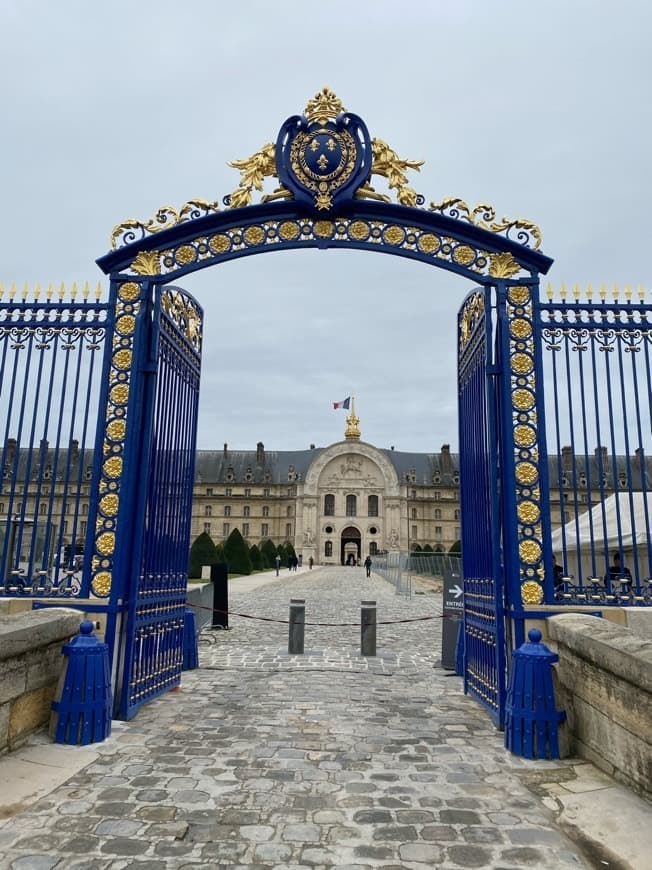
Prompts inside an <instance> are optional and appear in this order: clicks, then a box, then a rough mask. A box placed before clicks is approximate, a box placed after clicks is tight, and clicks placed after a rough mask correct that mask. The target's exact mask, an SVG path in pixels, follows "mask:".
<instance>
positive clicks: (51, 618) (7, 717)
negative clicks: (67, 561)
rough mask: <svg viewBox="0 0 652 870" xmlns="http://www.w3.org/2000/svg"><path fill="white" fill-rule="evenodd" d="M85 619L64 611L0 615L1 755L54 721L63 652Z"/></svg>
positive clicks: (56, 609)
mask: <svg viewBox="0 0 652 870" xmlns="http://www.w3.org/2000/svg"><path fill="white" fill-rule="evenodd" d="M83 618H84V617H83V614H81V613H79V611H76V610H69V609H67V608H65V609H64V608H59V607H57V608H52V609H44V610H32V611H28V612H26V613H16V614H13V615H10V616H9V615H7V616H0V752H3V751H5V750H7V749H10V750H11V749H16V748H17V747H18V746H20V744H21V743H22V742H23V741H24V740H25V738H26V737H27V735H28V734H30V733H31V732H32V731H35V730H36V729H37V728H40V727H41V726H42V725H44V724H45V723H47V722H48V721H49V719H50V702H51V701H52V698H53V697H54V692H55V689H56V687H57V682H58V680H59V674H60V673H61V669H62V667H63V663H64V656H63V655H62V654H61V647H62V646H63V644H64V643H66V641H68V640H69V639H70V638H71V637H73V635H75V634H77V632H78V631H79V623H80V622H81V621H82V619H83Z"/></svg>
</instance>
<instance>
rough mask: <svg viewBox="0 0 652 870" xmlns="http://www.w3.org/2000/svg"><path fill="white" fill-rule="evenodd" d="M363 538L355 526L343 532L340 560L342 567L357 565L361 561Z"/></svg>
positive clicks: (348, 527)
mask: <svg viewBox="0 0 652 870" xmlns="http://www.w3.org/2000/svg"><path fill="white" fill-rule="evenodd" d="M361 541H362V536H361V535H360V530H359V529H356V528H355V526H347V527H346V528H345V529H343V530H342V535H341V538H340V558H341V561H342V565H357V564H358V561H359V560H360V558H361V556H360V547H361Z"/></svg>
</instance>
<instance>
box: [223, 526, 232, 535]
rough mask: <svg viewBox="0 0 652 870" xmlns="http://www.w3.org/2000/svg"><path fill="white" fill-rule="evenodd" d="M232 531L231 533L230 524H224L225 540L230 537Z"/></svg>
mask: <svg viewBox="0 0 652 870" xmlns="http://www.w3.org/2000/svg"><path fill="white" fill-rule="evenodd" d="M230 531H231V527H230V526H229V524H228V523H224V525H223V526H222V535H223V536H224V537H225V538H228V537H229V533H230Z"/></svg>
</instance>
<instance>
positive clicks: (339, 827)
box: [0, 568, 589, 870]
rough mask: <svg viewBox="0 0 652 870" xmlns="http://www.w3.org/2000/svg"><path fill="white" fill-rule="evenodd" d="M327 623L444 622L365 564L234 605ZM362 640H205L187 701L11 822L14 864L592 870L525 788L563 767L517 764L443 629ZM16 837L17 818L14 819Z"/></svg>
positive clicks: (9, 858)
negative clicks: (444, 666) (365, 644)
mask: <svg viewBox="0 0 652 870" xmlns="http://www.w3.org/2000/svg"><path fill="white" fill-rule="evenodd" d="M291 597H301V598H305V599H306V620H307V621H308V622H310V621H314V622H330V621H332V622H340V623H344V622H352V623H353V622H359V616H360V600H361V599H370V598H373V599H376V600H377V602H378V620H379V621H382V620H384V619H401V618H411V617H417V616H423V615H427V614H432V615H436V616H438V615H439V613H440V610H441V608H440V605H439V602H440V597H439V596H434V595H431V596H429V595H415V596H414V597H413V598H412V599H410V600H407V599H404V598H401V597H398V596H396V595H395V594H394V591H393V589H392V588H391V587H389V586H388V585H387V584H386V583H385V582H384V581H383V580H382V579H381V578H379V577H377V576H372V578H371V579H370V580H366V579H365V578H364V571H363V570H362V569H356V568H353V569H348V570H347V569H316V570H314V571H311V572H305V571H304V572H303V573H299V574H289V573H288V572H285V575H284V576H283V575H282V576H281V577H280V578H279V579H278V581H276V580H275V581H274V582H272V583H270V584H269V585H266V586H264V587H262V588H259V589H257V590H255V591H253V592H246V593H244V592H238V591H237V581H234V582H233V583H232V588H231V593H230V607H231V609H232V610H237V611H241V612H246V613H253V614H260V615H264V616H267V617H275V618H279V619H287V614H288V604H289V599H290V598H291ZM359 632H360V629H359V628H358V627H355V626H348V627H342V628H333V627H313V626H307V627H306V647H305V648H306V653H305V655H304V656H302V657H290V656H288V655H287V625H282V624H277V623H272V622H256V621H252V620H248V619H242V618H238V617H232V618H231V630H230V631H228V632H210V634H208V635H205V636H203V637H202V641H201V643H200V661H201V667H200V668H199V669H198V670H195V671H192V672H189V673H187V674H184V679H183V686H182V689H181V690H180V691H176V692H172V693H170V694H168V695H166V696H165V697H163V698H160V699H158V700H156V701H155V702H153V703H151V704H149V705H148V706H147V707H145V708H144V709H143V710H141V712H140V713H139V714H138V716H137V717H136V718H135V719H134V720H132V721H131V722H129V723H114V730H113V734H112V735H111V737H110V738H109V740H107V741H105V743H103V744H99V745H98V746H97V750H98V753H99V756H98V758H97V760H96V761H95V762H93V763H92V764H91V765H90V766H88V767H86V768H85V769H84V770H83V771H82V772H81V773H79V774H76V775H74V776H73V777H72V778H71V779H70V780H68V781H67V782H66V783H65V784H64V785H63V786H61V787H59V788H58V789H56V790H55V791H54V792H52V793H51V794H50V795H48V796H47V798H45V799H42V800H41V801H39V802H38V803H37V804H35V805H34V806H33V807H31V808H30V809H29V810H26V811H24V812H23V813H21V814H20V815H18V816H15V817H14V818H12V819H9V820H7V821H6V822H5V823H4V825H3V826H2V827H0V855H2V857H1V858H0V867H2V868H11V870H47V868H51V867H57V868H64V867H65V868H80V870H81V868H88V870H91V868H116V870H119V868H127V867H135V868H137V870H145V868H150V870H159V868H160V870H164V868H168V867H169V868H185V867H208V868H241V870H244V868H269V870H272V868H274V870H299V868H312V870H319V868H335V867H336V868H340V870H371V868H382V870H398V868H412V870H425V868H433V867H441V868H460V867H480V868H505V870H507V868H519V870H520V868H524V867H535V868H550V870H552V868H555V870H558V868H563V867H585V866H589V865H587V864H586V863H584V860H583V859H582V858H581V857H580V856H579V854H578V852H577V851H576V849H575V847H574V846H573V844H572V843H570V842H569V841H568V840H567V839H566V837H565V836H564V835H563V834H562V833H561V832H560V831H559V830H558V829H557V828H556V827H555V824H554V822H553V820H552V817H551V815H550V814H549V812H548V811H547V810H546V809H545V807H544V806H543V805H542V803H541V802H540V801H539V799H538V798H537V797H536V796H534V795H533V794H532V793H531V792H530V791H528V790H527V789H526V788H525V786H524V785H523V783H522V781H521V779H520V778H519V773H523V772H524V771H525V772H527V771H531V770H533V769H538V770H541V769H545V768H546V766H547V765H550V764H551V763H550V762H527V761H524V760H522V759H517V758H514V757H512V756H511V755H509V754H507V753H506V752H505V750H504V749H503V746H502V735H501V734H500V733H498V732H496V731H495V729H494V728H493V726H492V724H491V722H490V720H489V718H488V716H487V715H486V714H485V712H484V710H483V709H482V708H481V707H480V706H479V705H478V704H477V703H476V702H475V701H473V700H472V699H470V698H468V697H465V696H464V695H463V694H462V690H461V680H460V679H459V678H457V677H451V676H448V675H447V674H446V672H444V671H442V670H441V669H440V668H438V667H436V664H437V662H438V660H439V658H440V644H441V619H439V618H436V619H433V620H428V621H422V622H411V623H410V622H406V623H398V624H395V625H379V626H378V653H379V655H378V657H377V658H375V659H374V658H368V659H362V658H360V656H359V643H360V634H359ZM0 824H1V823H0Z"/></svg>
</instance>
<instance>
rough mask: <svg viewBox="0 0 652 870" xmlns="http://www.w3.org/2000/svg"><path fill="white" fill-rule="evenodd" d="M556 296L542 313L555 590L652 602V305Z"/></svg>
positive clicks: (577, 596) (597, 600) (583, 598)
mask: <svg viewBox="0 0 652 870" xmlns="http://www.w3.org/2000/svg"><path fill="white" fill-rule="evenodd" d="M550 297H551V294H549V299H548V301H547V302H541V303H539V305H538V311H539V328H540V334H541V348H542V358H543V370H544V377H545V389H546V431H547V441H548V451H549V454H550V455H552V454H553V453H554V454H556V455H555V456H554V458H552V459H551V460H550V462H549V469H548V470H549V480H550V490H551V514H552V517H551V518H552V523H553V529H554V530H553V532H552V535H551V541H550V547H549V553H548V559H549V562H548V570H549V571H550V572H553V574H554V576H555V585H554V597H555V599H556V600H557V601H559V602H562V603H582V604H587V603H588V604H604V605H651V604H652V581H651V580H650V578H651V576H652V545H651V540H652V534H651V532H652V486H651V484H650V482H651V480H652V478H651V477H650V473H651V471H652V465H651V463H650V452H651V449H652V443H651V442H652V374H651V372H652V370H651V367H650V350H651V345H652V310H651V309H650V307H649V306H648V305H647V304H645V303H644V301H643V298H644V297H643V295H642V294H641V295H640V297H639V301H638V302H636V301H633V300H632V296H631V294H630V293H627V294H626V296H625V299H624V300H619V298H618V297H619V294H618V293H617V292H614V301H606V293H605V292H604V291H602V293H601V299H600V300H599V301H597V300H593V299H592V294H591V293H590V291H589V293H588V298H587V299H586V300H580V298H579V292H578V291H575V293H574V298H573V301H567V300H566V294H565V293H563V294H562V300H561V301H554V302H553V301H552V299H551V298H550ZM553 445H554V446H553ZM553 555H554V557H555V560H556V563H557V564H556V565H554V564H553V561H552V559H553Z"/></svg>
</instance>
